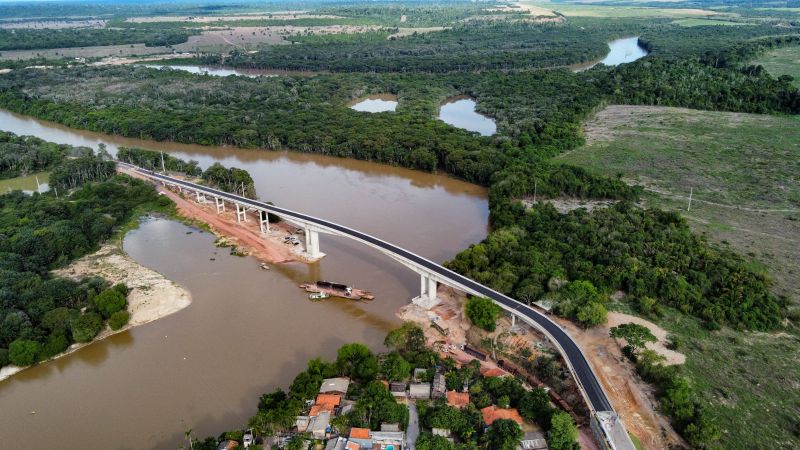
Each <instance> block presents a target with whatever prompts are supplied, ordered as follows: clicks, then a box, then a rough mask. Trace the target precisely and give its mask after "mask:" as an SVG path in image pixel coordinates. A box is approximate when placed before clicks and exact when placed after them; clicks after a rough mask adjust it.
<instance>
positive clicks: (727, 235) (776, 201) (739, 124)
mask: <svg viewBox="0 0 800 450" xmlns="http://www.w3.org/2000/svg"><path fill="white" fill-rule="evenodd" d="M585 134H586V140H587V144H586V145H585V146H584V147H581V148H579V149H576V150H574V151H572V152H568V153H566V154H564V155H562V156H560V157H559V158H557V161H561V162H564V163H569V164H573V165H579V166H582V167H586V168H588V169H590V170H592V171H595V172H599V173H603V174H607V175H617V174H621V175H622V176H623V177H624V178H625V179H626V180H628V181H630V182H631V183H635V184H640V185H643V186H645V187H646V189H648V195H647V197H646V202H647V204H648V205H651V206H660V207H662V208H666V209H671V210H676V211H681V213H682V214H683V215H684V216H685V217H686V218H687V219H688V220H689V222H690V224H691V225H692V226H693V227H694V228H695V229H696V230H697V231H699V232H703V233H706V234H707V235H708V236H709V237H710V238H711V239H712V240H714V241H716V242H719V243H722V244H723V245H730V246H732V247H733V248H734V249H735V250H737V251H738V252H740V253H741V254H745V255H748V256H749V257H752V258H754V264H755V265H756V266H758V267H761V268H765V269H767V270H768V271H769V273H770V276H771V277H772V279H773V280H774V283H775V290H776V292H778V293H780V294H784V295H786V296H788V297H789V298H790V300H792V301H793V302H794V303H795V304H800V282H799V281H798V279H800V277H798V274H800V255H798V253H797V251H796V249H797V248H798V247H800V179H798V177H797V174H798V173H800V118H798V117H777V116H766V115H754V114H737V113H722V112H705V111H695V110H687V109H680V108H662V107H643V106H611V107H609V108H607V109H605V110H604V111H602V112H600V113H599V114H598V115H597V116H596V117H595V118H594V119H592V120H591V121H589V122H588V123H587V124H586V127H585ZM690 191H692V192H691V193H692V197H693V202H692V207H691V210H690V211H686V209H687V207H688V197H689V194H690Z"/></svg>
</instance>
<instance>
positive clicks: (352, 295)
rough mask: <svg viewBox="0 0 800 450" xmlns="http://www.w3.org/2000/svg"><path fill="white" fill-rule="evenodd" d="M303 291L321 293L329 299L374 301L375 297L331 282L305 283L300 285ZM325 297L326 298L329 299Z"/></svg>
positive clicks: (366, 292)
mask: <svg viewBox="0 0 800 450" xmlns="http://www.w3.org/2000/svg"><path fill="white" fill-rule="evenodd" d="M300 288H301V289H305V291H306V292H311V293H321V294H325V295H326V296H327V297H339V298H346V299H350V300H374V299H375V296H374V295H372V293H370V292H368V291H365V290H362V289H357V288H354V287H352V286H347V285H345V284H339V283H331V282H329V281H317V282H316V283H303V284H301V285H300ZM327 297H325V298H327Z"/></svg>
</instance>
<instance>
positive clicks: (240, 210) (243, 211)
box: [236, 203, 247, 222]
mask: <svg viewBox="0 0 800 450" xmlns="http://www.w3.org/2000/svg"><path fill="white" fill-rule="evenodd" d="M236 221H237V222H242V221H245V222H247V208H246V207H244V206H241V205H239V204H238V203H237V204H236Z"/></svg>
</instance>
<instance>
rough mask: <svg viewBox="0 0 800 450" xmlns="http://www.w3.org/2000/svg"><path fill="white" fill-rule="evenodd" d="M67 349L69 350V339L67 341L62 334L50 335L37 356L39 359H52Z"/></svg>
mask: <svg viewBox="0 0 800 450" xmlns="http://www.w3.org/2000/svg"><path fill="white" fill-rule="evenodd" d="M67 348H69V339H67V337H66V336H64V335H63V334H53V335H50V337H49V338H47V342H45V344H44V346H43V347H42V352H41V354H40V355H39V359H48V358H52V357H53V356H56V355H58V354H59V353H61V352H63V351H64V350H66V349H67Z"/></svg>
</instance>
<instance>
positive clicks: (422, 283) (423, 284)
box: [419, 275, 428, 297]
mask: <svg viewBox="0 0 800 450" xmlns="http://www.w3.org/2000/svg"><path fill="white" fill-rule="evenodd" d="M427 291H428V277H426V276H425V275H420V277H419V296H420V297H425V296H426V294H427V293H428V292H427Z"/></svg>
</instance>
